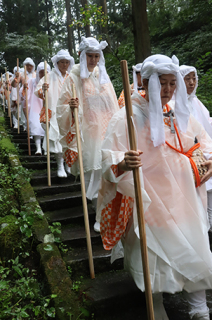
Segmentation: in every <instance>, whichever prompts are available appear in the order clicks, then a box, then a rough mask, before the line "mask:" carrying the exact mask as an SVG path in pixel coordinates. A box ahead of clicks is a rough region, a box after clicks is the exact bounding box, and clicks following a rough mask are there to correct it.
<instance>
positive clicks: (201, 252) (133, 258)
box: [98, 55, 212, 320]
mask: <svg viewBox="0 0 212 320" xmlns="http://www.w3.org/2000/svg"><path fill="white" fill-rule="evenodd" d="M141 77H142V79H143V86H144V88H145V92H146V95H145V98H144V97H142V96H140V95H139V94H138V93H133V95H132V104H133V114H134V121H133V123H134V126H135V130H136V136H137V145H138V147H137V151H133V150H130V148H129V140H128V133H127V121H126V114H125V113H126V111H125V108H122V109H121V110H120V111H119V112H118V113H116V114H115V115H114V116H113V118H112V119H111V121H110V123H109V126H108V129H107V132H106V136H105V140H104V142H103V146H102V160H103V162H102V171H103V179H102V186H101V189H100V192H99V199H101V201H100V202H99V204H100V206H99V208H98V213H100V214H101V236H102V241H103V245H104V248H105V249H106V250H111V249H112V261H114V260H115V259H116V258H119V257H120V256H123V253H124V266H125V269H126V270H127V271H129V272H130V273H131V275H132V277H133V279H134V281H135V283H136V285H137V286H138V288H139V289H140V290H142V291H144V290H145V287H144V278H143V268H142V260H141V249H140V240H139V232H138V223H137V213H136V207H135V201H134V197H135V195H134V188H133V186H134V183H133V175H132V171H131V170H132V169H133V168H137V167H139V168H140V175H141V181H142V188H143V201H144V212H145V214H144V218H145V222H146V237H147V247H148V259H149V268H150V279H151V287H152V292H153V305H154V314H155V319H156V320H166V319H168V316H167V314H166V311H165V309H164V306H163V297H162V293H163V292H168V293H175V292H179V291H182V290H183V293H184V297H185V298H186V299H187V301H188V304H189V316H190V318H191V319H202V320H203V319H204V320H209V319H210V316H209V309H208V307H207V304H206V295H205V290H206V289H211V288H212V253H211V251H210V245H209V239H208V228H209V224H208V219H207V212H206V208H207V201H206V200H207V197H206V189H205V181H206V180H207V179H209V178H210V177H211V176H212V161H211V159H212V140H211V138H210V137H209V135H208V134H207V132H206V131H205V130H204V128H203V127H202V125H201V124H200V123H199V122H198V121H197V120H196V119H195V118H194V117H193V116H192V115H190V111H189V107H188V100H187V93H186V87H185V85H184V81H183V78H182V76H181V74H180V72H179V62H178V59H177V58H176V57H172V59H170V58H168V57H166V56H163V55H153V56H150V57H148V58H147V59H145V61H144V63H143V66H142V68H141ZM175 89H176V90H175ZM174 91H175V92H176V93H175V110H174V113H173V110H172V109H171V108H170V107H169V105H168V102H169V100H170V99H171V97H172V95H173V93H174ZM196 138H197V139H198V142H199V143H200V147H201V149H202V151H203V152H204V156H205V159H206V160H205V162H204V163H203V164H204V165H206V166H207V167H208V171H207V173H206V174H205V175H204V176H203V177H202V179H201V182H200V185H199V187H196V186H195V182H194V176H193V171H192V167H191V164H190V160H189V150H190V149H191V148H192V150H193V148H195V147H199V145H195V139H196ZM194 145H195V146H194ZM150 200H151V202H150ZM122 245H123V247H122Z"/></svg>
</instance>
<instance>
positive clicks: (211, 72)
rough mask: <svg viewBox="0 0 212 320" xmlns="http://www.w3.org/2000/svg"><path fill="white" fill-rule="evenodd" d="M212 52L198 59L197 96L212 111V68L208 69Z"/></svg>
mask: <svg viewBox="0 0 212 320" xmlns="http://www.w3.org/2000/svg"><path fill="white" fill-rule="evenodd" d="M211 55H212V53H211V52H207V53H206V54H205V55H203V56H202V57H201V58H199V59H198V61H197V63H196V67H197V70H198V78H199V79H198V88H197V96H198V98H199V99H200V100H201V102H202V103H203V104H204V105H205V106H206V107H207V108H208V110H209V111H210V113H212V97H211V88H212V68H209V69H207V68H206V66H207V65H208V60H209V59H210V58H211Z"/></svg>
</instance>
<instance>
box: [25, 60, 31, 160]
mask: <svg viewBox="0 0 212 320" xmlns="http://www.w3.org/2000/svg"><path fill="white" fill-rule="evenodd" d="M24 78H25V84H27V76H26V66H24ZM25 97H26V118H27V140H28V154H29V156H31V147H30V135H29V112H28V111H29V110H28V88H27V87H26V88H25Z"/></svg>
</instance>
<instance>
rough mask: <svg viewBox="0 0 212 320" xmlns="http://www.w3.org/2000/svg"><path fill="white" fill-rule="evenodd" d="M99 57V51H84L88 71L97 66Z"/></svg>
mask: <svg viewBox="0 0 212 320" xmlns="http://www.w3.org/2000/svg"><path fill="white" fill-rule="evenodd" d="M99 58H100V55H99V53H86V59H87V68H88V71H90V72H92V71H93V69H94V68H95V67H96V66H97V63H98V62H99Z"/></svg>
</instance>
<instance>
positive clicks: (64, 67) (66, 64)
mask: <svg viewBox="0 0 212 320" xmlns="http://www.w3.org/2000/svg"><path fill="white" fill-rule="evenodd" d="M57 65H58V68H59V70H60V72H61V73H62V74H65V73H66V71H67V70H68V67H69V65H70V61H69V60H66V59H62V60H60V61H58V63H57Z"/></svg>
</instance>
